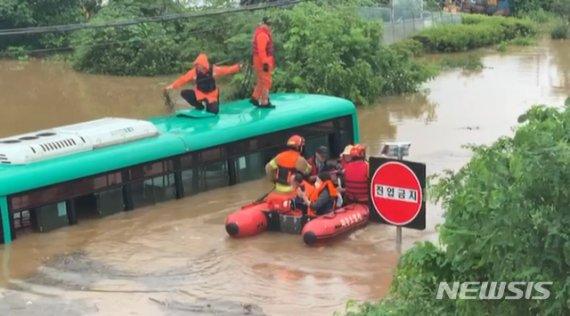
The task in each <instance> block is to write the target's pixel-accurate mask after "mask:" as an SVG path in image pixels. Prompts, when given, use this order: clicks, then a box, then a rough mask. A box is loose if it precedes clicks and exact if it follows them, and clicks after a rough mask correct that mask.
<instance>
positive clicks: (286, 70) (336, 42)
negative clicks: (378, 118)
mask: <svg viewBox="0 0 570 316" xmlns="http://www.w3.org/2000/svg"><path fill="white" fill-rule="evenodd" d="M274 28H275V30H276V33H281V34H283V37H282V45H283V46H282V52H283V53H282V54H281V55H279V56H278V57H279V58H278V60H277V64H278V65H281V66H280V67H278V69H277V71H276V73H275V87H276V89H277V90H283V91H305V92H309V91H310V92H316V93H328V94H333V95H338V96H343V97H347V98H349V99H351V100H354V101H355V102H356V103H358V104H367V103H369V102H371V101H373V100H374V99H375V98H376V97H378V96H380V95H386V94H398V93H402V92H409V91H415V90H416V89H417V88H418V86H419V85H420V84H421V83H422V82H423V81H425V80H426V79H427V78H429V77H430V76H431V75H432V74H431V73H430V72H429V71H427V70H426V69H425V68H424V67H422V66H421V65H419V64H416V63H414V62H413V61H412V60H411V57H412V56H411V54H402V53H401V51H396V50H393V49H390V48H386V47H383V46H381V38H382V36H383V33H382V27H381V25H380V24H378V23H373V22H365V21H363V20H362V19H360V18H359V17H358V15H357V13H356V11H354V10H351V9H350V8H342V7H339V8H328V9H323V8H321V7H319V6H317V5H314V4H309V3H306V4H301V5H298V6H296V7H295V8H294V9H292V10H290V11H280V12H279V14H277V16H276V18H275V26H274Z"/></svg>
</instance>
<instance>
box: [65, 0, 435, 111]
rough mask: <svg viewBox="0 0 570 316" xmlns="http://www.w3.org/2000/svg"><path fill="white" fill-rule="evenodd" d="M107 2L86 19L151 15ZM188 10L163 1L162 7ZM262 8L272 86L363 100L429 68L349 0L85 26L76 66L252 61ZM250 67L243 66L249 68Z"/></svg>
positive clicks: (140, 70)
mask: <svg viewBox="0 0 570 316" xmlns="http://www.w3.org/2000/svg"><path fill="white" fill-rule="evenodd" d="M126 2H128V1H115V2H111V3H110V4H109V5H108V6H106V7H104V8H103V9H102V10H101V11H100V12H99V13H98V14H97V15H96V16H95V18H93V19H92V20H91V23H104V22H107V21H113V20H116V19H118V18H119V17H123V18H125V17H131V18H132V17H144V16H152V15H155V14H157V12H154V13H152V14H150V13H147V12H145V11H144V10H143V9H144V8H147V6H148V4H144V3H140V2H137V4H136V5H135V4H134V3H130V4H129V5H126V4H125V3H126ZM177 10H186V9H183V8H180V7H176V6H174V7H168V8H165V9H164V11H162V12H160V13H161V14H163V13H165V12H166V13H168V12H171V11H177ZM261 14H263V15H269V16H270V17H271V19H272V21H273V34H274V45H275V52H276V56H275V57H276V65H277V68H276V71H275V74H274V84H273V88H272V90H273V91H297V92H311V93H323V94H332V95H337V96H341V97H346V98H348V99H351V100H353V101H354V102H356V103H357V104H368V103H370V102H372V101H373V100H374V99H376V98H377V97H379V96H381V95H387V94H399V93H403V92H411V91H416V90H417V88H418V87H419V85H420V84H421V83H423V82H424V81H425V80H427V79H428V78H430V77H431V76H433V75H434V72H433V71H431V70H430V69H429V68H427V67H425V66H423V65H420V64H418V63H415V62H414V61H413V60H412V57H413V56H412V54H411V53H410V52H409V51H406V50H404V49H391V48H387V47H383V46H382V45H381V38H382V36H383V33H382V26H381V24H379V23H374V22H367V21H365V20H363V19H362V18H360V17H359V16H358V14H357V12H356V10H354V8H353V7H349V6H345V5H342V6H340V5H339V6H334V7H331V6H319V5H317V4H314V3H302V4H299V5H297V6H295V7H294V8H293V9H291V10H271V11H265V12H263V13H257V12H256V13H240V14H232V15H222V16H213V17H207V18H200V19H192V20H190V21H180V22H165V23H153V24H148V25H134V26H129V27H124V28H120V29H118V28H107V29H89V30H84V31H81V32H80V33H79V34H78V35H77V37H76V38H75V39H74V45H75V46H76V47H77V49H76V51H75V53H74V59H73V65H74V67H75V69H77V70H80V71H86V72H92V73H105V74H113V75H149V76H150V75H157V74H175V73H182V72H184V71H186V70H187V69H188V68H190V67H192V64H193V61H194V59H195V58H196V56H197V55H198V54H199V53H201V52H204V53H206V54H208V56H209V57H210V60H211V61H212V62H214V63H217V64H220V63H222V64H223V63H238V62H241V63H244V64H246V65H249V64H250V63H251V37H252V34H253V31H254V29H255V27H256V26H257V21H259V20H260V19H261ZM247 68H248V67H246V69H247ZM251 79H252V78H251V73H248V72H247V71H245V72H242V73H240V74H236V75H234V76H232V79H231V82H230V86H229V87H227V88H224V98H238V97H245V96H246V95H248V94H249V93H251V89H252V81H253V80H251Z"/></svg>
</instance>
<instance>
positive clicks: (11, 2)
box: [0, 0, 101, 51]
mask: <svg viewBox="0 0 570 316" xmlns="http://www.w3.org/2000/svg"><path fill="white" fill-rule="evenodd" d="M100 4H101V1H100V0H42V1H34V0H2V1H0V29H12V28H24V27H36V26H47V25H63V24H74V23H82V22H85V21H86V20H87V19H88V18H89V17H90V16H91V15H92V14H94V13H95V12H96V11H97V10H98V9H99V7H100ZM68 44H69V36H68V35H67V34H65V33H41V34H28V35H17V36H9V37H5V36H3V37H0V51H3V50H7V48H8V47H11V46H22V47H23V46H26V47H27V48H30V49H35V48H53V47H65V46H67V45H68Z"/></svg>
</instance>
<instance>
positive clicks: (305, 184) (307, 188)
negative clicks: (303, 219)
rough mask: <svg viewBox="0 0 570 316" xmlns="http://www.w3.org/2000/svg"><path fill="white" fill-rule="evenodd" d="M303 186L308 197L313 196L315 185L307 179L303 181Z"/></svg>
mask: <svg viewBox="0 0 570 316" xmlns="http://www.w3.org/2000/svg"><path fill="white" fill-rule="evenodd" d="M301 186H303V192H304V193H305V195H306V196H307V197H309V196H311V195H312V194H313V191H315V186H314V185H312V184H310V183H309V182H307V181H305V180H303V182H301Z"/></svg>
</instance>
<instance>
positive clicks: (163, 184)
mask: <svg viewBox="0 0 570 316" xmlns="http://www.w3.org/2000/svg"><path fill="white" fill-rule="evenodd" d="M152 185H153V188H154V195H155V201H156V202H164V201H168V200H171V199H174V198H176V183H175V180H174V173H169V174H165V175H162V176H159V177H156V178H153V179H152Z"/></svg>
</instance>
